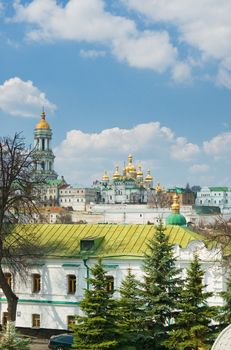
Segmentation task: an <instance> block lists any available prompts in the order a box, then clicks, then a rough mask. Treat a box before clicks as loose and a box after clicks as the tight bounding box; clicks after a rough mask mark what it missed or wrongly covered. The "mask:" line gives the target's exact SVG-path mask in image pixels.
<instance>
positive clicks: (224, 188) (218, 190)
mask: <svg viewBox="0 0 231 350" xmlns="http://www.w3.org/2000/svg"><path fill="white" fill-rule="evenodd" d="M209 189H210V191H212V192H228V191H229V188H228V187H209Z"/></svg>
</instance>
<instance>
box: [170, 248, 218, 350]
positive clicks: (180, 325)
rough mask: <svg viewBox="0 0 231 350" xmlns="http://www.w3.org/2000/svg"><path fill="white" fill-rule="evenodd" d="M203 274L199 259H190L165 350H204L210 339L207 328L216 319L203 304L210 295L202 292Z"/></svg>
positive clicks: (213, 313) (210, 332) (212, 312)
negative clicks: (173, 326) (178, 309)
mask: <svg viewBox="0 0 231 350" xmlns="http://www.w3.org/2000/svg"><path fill="white" fill-rule="evenodd" d="M203 276H204V271H203V270H202V269H201V266H200V263H199V258H198V256H197V255H195V256H194V259H193V261H192V262H191V264H190V267H189V268H188V270H187V278H186V281H185V285H184V288H183V289H182V292H181V302H180V304H179V307H180V312H179V313H178V315H177V317H176V319H175V329H174V330H172V331H171V332H170V337H169V339H168V341H167V345H168V348H169V349H171V350H173V349H177V350H198V349H199V348H203V349H207V348H208V346H209V343H210V342H211V338H212V334H213V332H212V330H211V328H210V327H209V324H210V323H211V320H212V318H214V317H215V315H216V308H214V307H210V306H209V305H208V304H207V299H208V298H209V297H211V296H212V293H210V292H206V291H205V287H206V286H205V285H204V284H203Z"/></svg>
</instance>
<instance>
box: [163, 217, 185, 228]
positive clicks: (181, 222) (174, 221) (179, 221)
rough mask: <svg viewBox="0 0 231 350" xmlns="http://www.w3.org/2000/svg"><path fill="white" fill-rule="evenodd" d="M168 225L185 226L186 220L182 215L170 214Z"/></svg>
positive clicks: (167, 220)
mask: <svg viewBox="0 0 231 350" xmlns="http://www.w3.org/2000/svg"><path fill="white" fill-rule="evenodd" d="M166 225H178V226H185V225H186V219H185V217H184V215H182V214H170V215H169V216H168V217H167V219H166Z"/></svg>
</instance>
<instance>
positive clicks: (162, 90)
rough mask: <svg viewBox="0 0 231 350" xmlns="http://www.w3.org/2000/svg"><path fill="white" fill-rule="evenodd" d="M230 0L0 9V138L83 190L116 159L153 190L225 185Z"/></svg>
mask: <svg viewBox="0 0 231 350" xmlns="http://www.w3.org/2000/svg"><path fill="white" fill-rule="evenodd" d="M230 13H231V3H230V0H220V1H219V2H218V1H215V0H187V1H185V0H171V1H169V0H142V1H140V0H107V1H106V0H69V1H68V0H66V1H64V0H62V1H61V0H59V1H55V0H27V1H26V0H21V1H20V0H17V1H13V0H12V1H6V0H5V1H4V0H2V1H1V0H0V15H1V17H0V38H1V40H0V50H1V56H0V67H1V68H0V123H1V124H0V125H1V135H2V136H5V135H13V134H14V133H15V132H16V131H23V133H24V136H25V138H26V140H27V142H28V143H32V142H33V129H34V126H35V124H36V123H37V121H38V120H39V118H40V113H41V110H42V107H43V106H44V108H45V111H46V113H47V120H48V122H49V123H50V125H51V127H52V129H53V146H54V151H55V154H56V161H55V168H56V170H57V172H58V173H59V174H60V175H64V176H65V177H66V179H67V181H69V182H70V183H82V184H90V183H91V182H92V181H93V180H94V179H96V178H98V179H100V178H101V176H102V173H103V172H104V170H108V171H109V173H110V175H112V173H113V169H114V167H115V165H116V164H117V163H118V164H119V166H120V170H121V168H122V166H123V164H124V161H126V160H127V155H128V153H132V154H133V156H134V162H135V164H138V163H139V164H141V166H142V167H143V169H144V171H146V170H147V169H148V168H150V169H151V171H152V174H153V177H154V183H156V182H157V181H160V182H161V184H163V186H166V187H167V186H174V185H179V186H184V185H185V184H186V183H187V182H189V183H190V184H191V185H195V184H200V185H230V186H231V175H230V171H229V169H230V165H231V164H230V163H231V160H230V155H229V153H230V152H229V150H230V147H231V103H230V101H231V20H230Z"/></svg>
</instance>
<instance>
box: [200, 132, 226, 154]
mask: <svg viewBox="0 0 231 350" xmlns="http://www.w3.org/2000/svg"><path fill="white" fill-rule="evenodd" d="M203 148H204V151H205V152H206V153H207V154H209V155H212V156H214V157H215V158H226V157H228V158H230V148H231V132H226V133H223V134H219V135H217V136H215V137H213V138H212V139H211V140H210V141H205V142H204V144H203Z"/></svg>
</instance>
